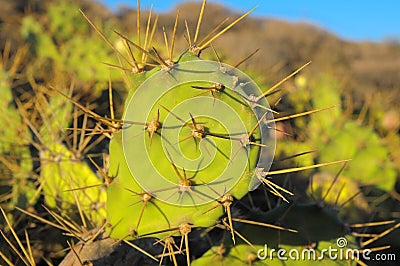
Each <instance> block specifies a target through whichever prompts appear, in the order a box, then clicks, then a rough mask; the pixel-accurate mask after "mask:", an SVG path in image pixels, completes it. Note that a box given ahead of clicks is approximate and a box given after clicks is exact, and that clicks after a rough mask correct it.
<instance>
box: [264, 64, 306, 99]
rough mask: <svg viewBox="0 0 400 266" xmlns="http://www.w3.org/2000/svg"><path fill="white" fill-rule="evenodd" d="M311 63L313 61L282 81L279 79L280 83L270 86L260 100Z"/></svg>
mask: <svg viewBox="0 0 400 266" xmlns="http://www.w3.org/2000/svg"><path fill="white" fill-rule="evenodd" d="M309 64H311V61H310V62H308V63H306V64H304V65H303V66H302V67H300V68H298V69H297V70H296V71H294V72H293V73H292V74H290V75H289V76H287V77H285V78H283V79H282V80H281V81H279V82H278V83H276V84H275V85H274V86H272V87H271V88H269V89H268V90H267V91H266V92H264V93H263V94H262V95H261V96H259V97H258V100H259V99H261V98H262V97H265V96H266V95H268V94H269V93H270V92H272V91H273V90H275V89H276V88H278V87H279V86H280V85H282V84H283V83H285V81H287V80H288V79H290V78H291V77H293V76H294V75H296V74H297V73H299V72H300V71H301V70H303V69H304V68H305V67H306V66H308V65H309ZM258 100H257V101H258Z"/></svg>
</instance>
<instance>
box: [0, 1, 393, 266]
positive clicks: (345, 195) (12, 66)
mask: <svg viewBox="0 0 400 266" xmlns="http://www.w3.org/2000/svg"><path fill="white" fill-rule="evenodd" d="M152 4H154V10H153V16H152V19H151V21H152V25H153V24H154V20H155V17H156V16H155V14H154V13H157V14H158V24H157V26H155V27H154V31H155V34H154V40H153V44H154V46H156V47H157V49H158V50H159V52H160V54H161V55H162V56H163V57H166V56H167V51H166V49H165V45H164V38H163V34H162V33H163V30H164V31H165V32H166V33H168V35H169V36H170V34H171V33H172V30H173V26H174V21H175V16H176V12H177V9H179V10H180V20H179V21H180V22H179V24H178V28H177V40H176V41H177V42H176V48H175V51H176V52H175V55H179V54H180V53H182V52H183V51H185V50H186V49H187V47H188V44H187V41H186V39H185V36H184V35H185V28H184V21H185V20H186V21H187V23H188V25H189V29H190V32H194V31H195V28H196V23H197V20H198V10H200V6H201V2H200V1H194V2H189V1H161V0H158V1H156V0H155V1H142V3H141V5H142V14H141V15H142V16H141V23H142V25H146V23H147V20H148V16H149V9H150V8H151V6H152ZM256 5H258V8H257V9H256V10H255V11H254V13H253V14H252V15H251V16H249V17H247V18H246V19H245V20H244V21H242V22H240V23H239V24H238V25H236V26H235V27H234V28H232V29H230V30H229V31H228V32H226V33H225V34H224V36H223V37H221V38H219V39H217V40H216V41H215V42H213V47H214V48H215V51H216V52H214V51H213V50H212V49H205V51H204V52H203V54H202V56H203V58H206V59H212V60H221V61H222V62H224V63H227V64H232V65H236V64H237V63H238V62H241V61H242V60H243V59H244V58H246V57H247V56H248V55H249V54H252V53H253V52H255V51H256V50H257V49H259V50H258V52H257V53H256V54H255V55H254V56H252V57H251V58H249V59H248V60H246V61H245V62H244V63H242V64H241V65H240V67H239V68H240V69H241V70H243V71H244V72H246V73H247V74H248V75H249V76H251V78H252V79H253V80H255V81H257V83H258V85H259V86H260V88H261V89H262V90H263V91H265V90H267V89H268V88H270V87H271V86H273V85H274V84H276V83H277V82H279V81H280V80H282V79H283V78H284V77H286V76H287V75H289V74H290V73H292V72H293V71H295V70H296V69H298V68H299V67H301V66H303V65H304V64H306V63H307V62H309V61H311V62H312V63H311V64H310V65H309V66H307V67H306V68H305V69H304V70H302V71H301V72H300V73H299V74H297V75H296V76H295V77H293V78H292V79H290V80H289V81H287V82H285V83H284V84H283V85H282V86H280V87H279V90H278V92H277V93H274V94H273V95H270V96H269V97H268V100H269V103H270V105H271V106H272V107H273V108H274V109H275V110H276V111H277V112H279V116H285V115H290V114H295V113H299V112H304V111H306V110H313V109H318V108H326V107H332V106H334V108H331V109H329V110H325V111H323V112H319V113H317V114H313V115H311V116H307V117H301V118H298V119H295V120H289V121H284V122H279V123H277V125H276V127H277V149H276V158H277V159H279V158H286V157H290V156H293V155H294V154H298V153H302V152H304V153H305V156H296V157H294V158H293V160H285V161H280V160H277V161H276V163H274V164H273V167H272V169H282V168H285V167H299V166H306V165H312V164H316V163H323V162H329V161H335V160H341V159H352V161H351V162H350V163H349V164H348V165H347V167H346V168H345V169H344V171H343V172H342V173H341V176H340V182H339V181H338V182H337V184H336V185H335V186H334V187H333V188H329V189H332V191H334V193H331V195H332V197H331V198H329V197H328V198H325V199H324V200H325V201H326V203H327V204H331V205H336V206H340V210H341V211H342V212H343V215H344V217H345V218H346V219H347V220H348V221H349V222H356V221H359V220H360V217H363V218H365V219H361V220H364V221H365V220H385V219H396V220H398V219H400V206H399V199H400V194H399V192H400V182H399V173H400V135H399V129H400V41H399V40H400V16H399V15H398V10H400V3H398V2H397V1H379V2H378V1H375V2H373V1H369V2H368V1H367V2H360V1H330V2H329V3H328V2H326V1H316V0H313V1H255V0H248V1H217V0H216V1H208V2H207V6H206V9H205V15H204V17H205V19H204V21H203V24H202V27H201V30H200V37H199V38H200V39H201V38H202V37H204V36H206V35H207V33H209V32H210V31H212V29H214V28H215V27H216V26H217V25H218V24H220V22H221V21H223V20H224V19H225V18H226V17H229V19H230V20H229V21H233V20H234V19H236V18H237V17H238V16H240V15H241V14H243V13H244V12H246V11H248V10H249V9H251V8H253V7H254V6H256ZM0 7H1V12H0V51H1V58H0V59H1V61H0V94H1V95H0V102H1V106H0V108H1V109H0V111H1V114H0V123H1V124H2V125H3V126H2V128H1V129H0V136H1V138H2V141H1V143H0V204H1V206H2V208H3V209H5V210H6V212H8V214H9V217H10V219H12V220H13V221H14V222H15V224H16V226H17V227H18V228H19V230H20V231H19V233H21V234H22V232H23V230H25V228H28V227H29V228H31V229H32V228H33V229H32V230H31V231H30V234H31V235H30V236H31V239H33V240H34V241H33V242H32V243H34V245H35V247H36V248H35V250H36V251H35V252H37V254H36V253H35V256H36V257H38V258H42V257H46V258H48V259H49V258H55V260H57V259H60V257H62V256H63V253H62V252H60V250H62V249H63V248H66V245H65V243H66V241H65V238H63V237H59V236H55V235H57V234H56V233H54V232H53V231H54V230H52V229H51V228H50V227H49V228H44V227H40V230H39V229H37V228H39V227H35V222H32V220H33V219H31V218H27V217H26V215H25V216H24V215H21V213H20V212H16V211H15V207H20V208H22V209H29V210H31V211H32V212H34V213H36V212H38V213H39V212H42V213H43V207H42V204H43V203H44V202H46V203H47V204H50V205H52V204H53V206H50V207H56V203H54V202H53V203H51V202H52V201H51V199H50V198H51V197H50V196H52V195H53V194H51V193H53V192H52V191H54V190H55V189H56V188H55V187H46V186H47V185H48V184H46V185H45V184H43V183H41V180H43V179H46V178H47V176H46V175H49V173H54V171H55V170H54V169H53V168H46V167H47V166H48V165H49V164H50V163H48V161H49V160H50V159H49V157H51V156H53V155H52V153H51V152H49V151H52V150H53V151H54V150H56V152H54V153H55V154H57V153H60V150H62V151H63V154H64V155H65V154H68V156H69V157H68V158H74V160H80V162H81V163H84V164H85V165H86V167H87V165H89V166H90V169H89V168H88V169H89V170H93V172H95V171H96V170H98V169H96V168H95V167H94V166H93V165H92V164H91V163H90V162H89V160H88V155H89V154H102V156H103V157H101V156H99V157H98V158H95V157H93V158H95V159H94V160H95V162H97V164H98V165H100V166H103V161H102V158H104V157H106V155H107V153H108V139H107V138H104V137H101V136H94V135H90V136H82V137H81V136H80V137H77V135H76V134H77V133H74V132H76V130H75V131H73V130H67V129H68V128H76V127H77V126H78V124H79V125H81V126H82V124H83V123H87V125H86V124H85V126H87V127H88V128H90V126H93V125H94V122H93V121H92V122H90V121H86V120H87V119H86V120H85V118H84V117H83V116H84V115H83V114H82V113H81V112H78V111H76V108H73V107H72V104H71V103H65V98H63V97H62V96H60V95H58V94H57V93H55V92H54V90H51V89H50V88H52V87H56V88H57V89H59V90H61V91H64V92H65V93H67V92H68V93H72V89H73V96H74V99H77V100H78V101H79V102H80V103H81V104H83V105H85V106H88V108H89V107H90V109H91V110H93V111H95V112H96V113H98V114H99V115H102V116H107V117H110V111H109V108H108V105H109V101H108V86H109V85H108V84H109V80H110V79H111V81H112V91H113V93H114V101H115V102H114V103H115V108H116V110H115V111H116V117H118V118H119V116H120V115H121V113H122V108H123V102H124V99H125V97H126V95H127V93H128V91H129V86H127V84H128V83H129V82H127V80H126V77H125V76H124V75H121V72H122V71H121V70H120V69H115V68H113V67H111V68H110V67H109V66H110V65H111V66H112V65H119V62H118V60H117V58H116V56H115V53H114V51H113V50H112V49H111V48H110V46H109V45H107V43H106V42H104V41H103V40H102V39H101V37H100V36H99V34H98V33H96V32H95V31H94V30H93V29H92V28H91V26H90V25H89V23H88V22H87V21H86V20H85V19H84V18H83V16H82V14H81V13H80V12H79V9H81V10H83V11H84V12H85V14H86V15H87V16H88V17H89V18H90V19H91V20H92V21H93V22H94V23H95V25H96V26H97V27H98V28H99V30H100V31H101V32H103V33H104V35H105V36H106V37H107V38H108V39H109V41H110V43H111V44H112V45H113V46H114V47H115V48H116V49H120V48H121V45H122V46H123V44H122V42H121V40H120V39H119V38H118V36H117V35H116V34H115V33H114V30H116V31H118V32H121V33H123V34H124V35H126V36H128V37H129V38H130V39H131V40H132V41H134V42H136V41H137V34H136V28H137V26H136V24H137V20H136V17H137V10H136V7H137V5H136V2H135V1H134V0H131V1H106V0H99V1H84V0H71V1H65V0H14V1H8V0H0ZM144 31H145V28H142V33H143V32H144ZM216 53H217V54H218V57H217V56H216ZM103 63H107V64H108V66H107V65H106V64H103ZM86 118H87V117H86ZM74 119H75V120H74ZM27 121H28V122H27ZM48 121H52V122H48ZM72 121H73V122H72ZM85 121H86V122H85ZM90 123H92V124H90ZM83 135H84V134H83ZM79 139H81V140H80V141H79ZM54 147H57V149H55V148H54ZM64 149H65V150H68V152H67V151H64ZM310 151H316V152H310ZM96 156H97V155H96ZM52 160H53V161H55V159H54V158H53V157H52ZM79 167H83V166H79ZM104 167H106V166H105V164H104ZM67 168H70V166H67ZM339 168H340V167H338V166H336V167H325V168H323V169H319V170H317V171H304V172H301V173H298V174H296V177H297V178H298V180H299V184H301V185H299V186H296V184H295V183H296V180H295V179H293V181H291V182H293V184H291V185H289V188H293V187H296V188H299V190H298V191H295V193H298V194H296V196H297V195H299V197H301V196H304V197H306V196H307V195H309V194H310V193H311V194H313V193H314V196H315V197H316V198H318V197H317V196H318V195H316V194H318V193H320V196H321V195H322V194H323V191H326V190H327V188H328V187H329V186H330V184H331V183H332V179H333V177H334V176H335V175H336V174H337V173H338V170H339ZM46 169H47V170H46ZM85 169H86V168H85ZM89 170H88V172H89ZM85 171H86V170H85ZM60 176H61V174H60ZM310 176H313V177H315V178H314V187H313V188H311V190H313V191H311V192H310V186H309V185H310V184H309V183H307V182H308V181H307V180H309V178H310ZM285 178H286V176H285ZM282 180H287V179H284V178H280V177H278V178H277V181H276V182H281V181H282ZM290 180H292V179H290ZM304 180H306V181H307V182H305V181H304ZM303 181H304V182H303ZM285 184H286V183H285ZM46 189H47V190H46ZM318 191H319V192H318ZM49 195H50V196H49ZM338 195H340V198H339V196H338ZM53 196H54V195H53ZM46 197H47V198H46ZM104 197H105V196H104V195H103V196H102V199H101V200H99V202H102V201H103V203H104ZM45 198H46V199H45ZM349 199H351V200H350V201H349V202H350V203H349V202H347V201H348V200H349ZM53 201H54V199H53ZM101 208H103V209H102V211H104V204H103V205H100V207H99V209H100V210H101ZM64 209H65V208H64ZM0 220H1V219H0ZM28 220H29V221H28ZM3 224H5V223H3V221H2V223H0V229H3V228H2V225H3ZM32 224H33V225H32ZM35 228H36V229H37V230H35ZM8 233H9V232H8ZM371 233H373V232H371ZM59 238H63V239H62V240H60V239H59ZM43 239H47V240H48V242H47V243H46V241H43ZM399 240H400V237H399V236H398V233H397V235H394V236H393V237H392V238H391V239H390V240H387V239H386V240H385V239H384V240H382V241H390V243H391V244H392V245H393V246H394V247H396V246H397V247H399V246H400V243H398V242H399ZM4 243H5V242H4V241H3V240H2V239H0V246H3V244H4ZM60 243H62V244H60ZM0 262H1V261H0Z"/></svg>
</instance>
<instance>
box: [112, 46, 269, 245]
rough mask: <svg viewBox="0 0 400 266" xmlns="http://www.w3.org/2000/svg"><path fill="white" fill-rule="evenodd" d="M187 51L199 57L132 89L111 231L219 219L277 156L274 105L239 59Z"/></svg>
mask: <svg viewBox="0 0 400 266" xmlns="http://www.w3.org/2000/svg"><path fill="white" fill-rule="evenodd" d="M186 53H191V52H186ZM180 58H181V59H182V58H185V59H186V60H187V58H191V59H190V60H187V61H184V62H182V60H179V59H178V60H177V62H176V64H174V65H172V66H170V67H166V68H164V69H161V70H159V71H158V72H156V73H154V74H153V75H152V76H151V77H150V78H148V79H146V80H145V81H144V82H143V83H142V84H140V86H138V88H137V89H136V90H135V91H134V92H133V93H130V95H131V97H128V99H127V101H126V104H125V110H124V117H123V120H124V121H126V123H125V124H126V128H125V129H123V130H122V132H121V133H119V134H118V135H115V136H114V138H113V139H112V140H111V143H110V172H109V175H110V176H112V177H115V179H114V180H113V182H112V184H111V185H110V186H109V187H108V194H107V198H108V199H107V214H108V220H109V221H110V223H111V224H112V229H111V236H112V237H126V236H127V235H130V234H131V235H132V232H134V233H135V234H139V235H144V234H149V233H151V232H157V231H162V233H154V234H152V235H153V236H156V237H160V238H161V237H164V236H166V235H169V234H171V232H169V231H167V232H165V231H166V229H173V228H179V227H180V226H181V225H183V224H190V225H191V226H192V227H208V226H212V225H213V224H215V222H216V221H217V220H218V218H219V217H221V216H222V215H223V213H224V209H225V211H226V209H227V208H229V205H230V204H231V203H232V201H233V199H234V198H235V199H240V198H242V197H243V196H244V195H246V194H247V192H248V191H249V190H253V189H255V188H256V186H257V185H258V184H259V183H260V182H261V181H260V180H259V179H258V178H257V175H256V174H257V173H259V169H260V167H259V165H261V163H262V165H263V168H269V165H270V163H271V159H272V154H273V152H274V131H273V130H271V129H268V128H267V125H269V126H271V125H273V122H270V123H269V122H268V121H269V120H271V119H272V118H271V117H272V113H271V112H270V109H269V106H268V103H267V102H266V100H265V99H264V97H263V96H262V93H261V92H260V90H259V89H258V87H256V86H254V85H253V84H254V83H253V82H252V81H251V80H250V79H249V78H248V77H247V76H245V75H244V74H243V73H241V72H239V71H238V70H236V69H234V68H232V67H230V66H227V65H220V64H218V63H216V62H211V61H202V60H199V58H198V57H197V56H194V55H190V54H189V55H187V54H183V55H182V56H180ZM256 97H259V99H256ZM253 98H254V99H255V100H251V99H253ZM262 136H263V137H262ZM256 169H257V170H258V171H256ZM265 171H267V169H265ZM133 213H136V214H138V213H139V214H140V215H139V216H137V215H136V216H133V215H132V214H133Z"/></svg>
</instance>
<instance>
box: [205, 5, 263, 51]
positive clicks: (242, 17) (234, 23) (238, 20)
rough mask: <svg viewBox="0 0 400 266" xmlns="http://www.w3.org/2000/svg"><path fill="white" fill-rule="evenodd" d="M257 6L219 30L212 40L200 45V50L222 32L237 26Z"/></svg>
mask: <svg viewBox="0 0 400 266" xmlns="http://www.w3.org/2000/svg"><path fill="white" fill-rule="evenodd" d="M256 8H257V6H255V7H253V8H252V9H250V10H249V11H247V12H246V13H245V14H243V15H242V16H240V17H239V18H238V19H236V20H235V21H234V22H232V23H231V24H229V25H228V26H226V27H225V28H224V29H223V30H221V31H220V32H218V33H217V34H216V35H214V37H212V38H211V39H210V40H208V41H207V42H206V43H204V44H203V45H202V46H200V47H199V50H200V51H201V50H204V48H206V46H207V45H209V44H210V43H212V42H213V41H214V40H215V39H217V38H218V37H219V36H221V35H222V34H224V33H225V32H227V31H228V30H229V29H230V28H232V27H233V26H235V25H236V24H237V23H238V22H240V21H241V20H242V19H244V18H245V17H247V16H248V15H249V14H250V13H251V12H253V11H254V10H255V9H256Z"/></svg>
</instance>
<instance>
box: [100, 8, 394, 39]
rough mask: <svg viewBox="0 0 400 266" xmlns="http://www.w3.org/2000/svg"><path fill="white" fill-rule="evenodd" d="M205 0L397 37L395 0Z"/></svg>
mask: <svg viewBox="0 0 400 266" xmlns="http://www.w3.org/2000/svg"><path fill="white" fill-rule="evenodd" d="M99 1H100V2H102V3H104V4H105V5H107V6H108V7H110V8H111V9H112V10H117V7H118V6H119V5H128V6H132V7H136V0H114V1H112V0H99ZM182 2H185V1H184V0H142V1H141V6H142V8H145V9H148V8H150V6H151V5H152V4H153V5H154V10H155V11H156V12H165V11H169V10H171V9H172V8H173V7H174V6H176V5H177V4H178V3H182ZM198 2H201V0H198ZM208 2H211V3H222V4H225V5H226V6H228V7H230V8H231V9H234V10H236V11H238V12H241V13H243V12H245V11H247V10H249V9H251V8H252V7H254V6H256V5H257V6H258V8H257V9H256V11H254V13H253V16H265V17H273V18H278V19H284V20H289V21H293V22H297V21H307V22H311V23H313V24H316V25H318V26H320V27H322V28H324V29H326V30H328V31H330V32H332V33H334V34H336V35H338V36H339V37H341V38H344V39H346V40H354V41H364V40H369V41H376V42H378V41H382V40H385V39H393V38H395V39H397V40H400V1H397V0H382V1H359V0H347V1H345V0H335V1H333V0H331V1H323V0H305V1H300V0H298V1H296V0H292V1H284V0H283V1H282V0H281V1H278V0H275V1H273V0H245V1H243V0H242V1H239V0H233V1H228V0H209V1H208ZM206 12H207V9H206Z"/></svg>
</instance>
